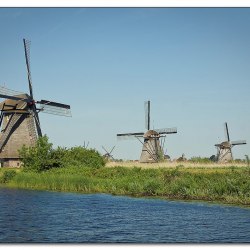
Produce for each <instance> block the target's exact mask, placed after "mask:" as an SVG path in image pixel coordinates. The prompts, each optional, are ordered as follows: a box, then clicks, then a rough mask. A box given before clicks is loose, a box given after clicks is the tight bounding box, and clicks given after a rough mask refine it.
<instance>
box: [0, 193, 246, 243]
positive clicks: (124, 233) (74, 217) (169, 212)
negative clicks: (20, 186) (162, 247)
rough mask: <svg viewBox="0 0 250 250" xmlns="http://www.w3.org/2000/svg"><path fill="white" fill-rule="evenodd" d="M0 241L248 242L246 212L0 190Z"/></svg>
mask: <svg viewBox="0 0 250 250" xmlns="http://www.w3.org/2000/svg"><path fill="white" fill-rule="evenodd" d="M0 225H1V227H0V228H1V229H0V242H2V243H4V242H11V243H21V242H26V243H28V242H37V243H45V242H49V243H61V242H63V243H65V242H66V243H76V242H80V243H89V242H93V243H111V242H116V243H118V242H130V243H174V242H178V243H179V242H191V243H200V242H202V243H203V242H207V243H212V242H213V243H222V242H224V243H225V242H226V243H229V242H237V243H245V242H248V243H249V242H250V209H249V208H241V207H235V206H225V205H214V204H207V203H200V202H199V203H197V202H193V203H192V202H176V201H165V200H158V199H136V198H129V197H121V196H111V195H104V194H93V195H86V194H74V193H57V192H44V191H28V190H17V189H0Z"/></svg>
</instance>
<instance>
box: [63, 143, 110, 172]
mask: <svg viewBox="0 0 250 250" xmlns="http://www.w3.org/2000/svg"><path fill="white" fill-rule="evenodd" d="M63 160H64V163H65V164H66V165H67V166H77V165H78V166H88V167H96V168H100V167H103V166H104V165H105V160H104V158H103V157H102V156H101V155H100V154H99V153H98V152H97V151H96V150H95V149H86V148H84V147H81V146H78V147H73V148H70V149H68V150H66V153H65V155H64V157H63Z"/></svg>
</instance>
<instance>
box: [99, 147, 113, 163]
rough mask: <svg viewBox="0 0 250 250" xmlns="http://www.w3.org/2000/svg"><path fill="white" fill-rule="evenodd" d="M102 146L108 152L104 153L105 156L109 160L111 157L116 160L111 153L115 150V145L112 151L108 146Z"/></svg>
mask: <svg viewBox="0 0 250 250" xmlns="http://www.w3.org/2000/svg"><path fill="white" fill-rule="evenodd" d="M102 148H103V150H104V151H105V152H106V154H104V155H103V157H104V158H106V159H107V160H111V159H112V160H115V159H114V157H113V155H111V153H112V152H113V150H114V148H115V146H114V147H113V148H112V149H111V150H110V152H108V150H106V148H104V147H103V146H102Z"/></svg>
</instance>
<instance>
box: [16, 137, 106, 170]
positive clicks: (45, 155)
mask: <svg viewBox="0 0 250 250" xmlns="http://www.w3.org/2000/svg"><path fill="white" fill-rule="evenodd" d="M52 145H53V144H52V143H49V139H48V137H47V136H46V135H45V136H42V137H39V138H38V140H37V142H36V144H35V146H33V147H27V146H25V145H24V146H23V147H22V148H21V150H19V156H20V158H21V159H22V163H23V167H24V170H25V171H34V172H42V171H45V170H49V169H51V168H59V167H69V166H77V167H81V166H87V167H96V168H99V167H102V166H104V165H105V160H104V159H103V157H102V156H101V155H100V154H99V153H98V152H97V151H96V150H94V149H86V148H84V147H81V146H79V147H72V148H70V149H67V148H62V147H57V148H56V149H53V148H52Z"/></svg>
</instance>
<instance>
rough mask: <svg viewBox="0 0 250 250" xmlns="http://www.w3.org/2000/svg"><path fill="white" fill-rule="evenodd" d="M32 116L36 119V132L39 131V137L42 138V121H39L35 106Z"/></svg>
mask: <svg viewBox="0 0 250 250" xmlns="http://www.w3.org/2000/svg"><path fill="white" fill-rule="evenodd" d="M31 114H32V116H33V117H34V121H35V125H36V131H37V136H39V137H41V136H42V130H41V125H40V120H39V116H38V112H37V110H36V107H35V105H34V106H33V109H32V111H31Z"/></svg>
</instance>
